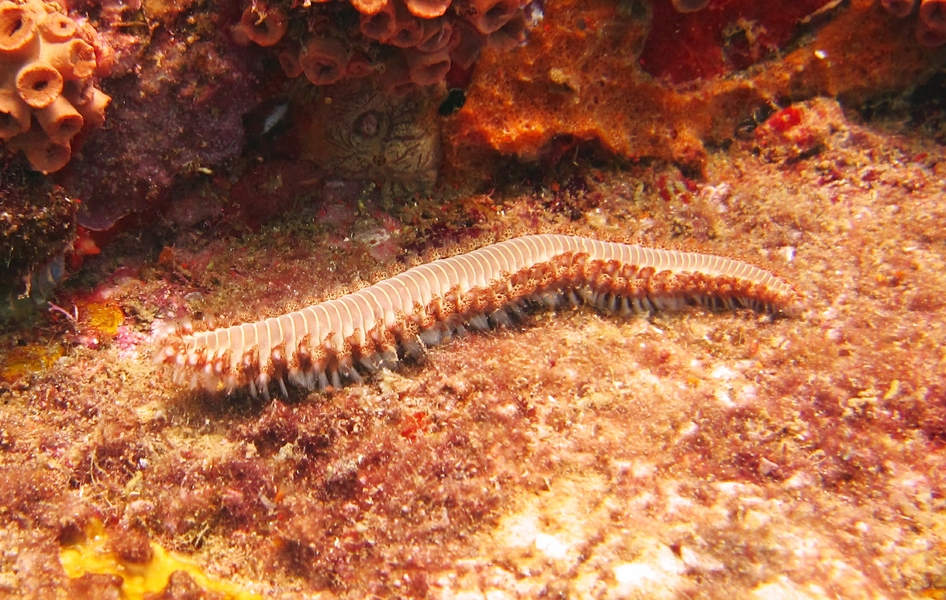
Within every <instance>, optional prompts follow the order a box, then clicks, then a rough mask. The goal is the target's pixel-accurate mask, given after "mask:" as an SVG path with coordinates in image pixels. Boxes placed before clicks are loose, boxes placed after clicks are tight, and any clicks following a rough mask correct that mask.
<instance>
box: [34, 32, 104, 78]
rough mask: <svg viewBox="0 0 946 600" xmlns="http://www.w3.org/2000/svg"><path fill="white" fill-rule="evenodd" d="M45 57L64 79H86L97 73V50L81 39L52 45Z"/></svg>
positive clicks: (44, 49)
mask: <svg viewBox="0 0 946 600" xmlns="http://www.w3.org/2000/svg"><path fill="white" fill-rule="evenodd" d="M47 48H48V50H47ZM43 56H44V57H45V58H46V60H47V61H49V64H50V65H51V66H52V67H53V68H54V69H56V70H57V71H59V73H60V74H62V76H63V78H64V79H85V78H86V77H91V76H92V73H94V72H95V65H96V61H95V48H93V47H92V46H91V45H89V44H88V43H86V42H84V41H82V40H80V39H71V40H69V41H67V42H64V43H61V44H50V45H49V46H47V47H45V48H43Z"/></svg>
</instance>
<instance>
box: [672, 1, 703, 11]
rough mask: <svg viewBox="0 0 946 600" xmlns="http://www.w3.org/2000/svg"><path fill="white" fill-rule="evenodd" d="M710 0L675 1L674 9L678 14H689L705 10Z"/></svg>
mask: <svg viewBox="0 0 946 600" xmlns="http://www.w3.org/2000/svg"><path fill="white" fill-rule="evenodd" d="M707 4H709V0H673V7H674V8H675V9H677V12H682V13H688V12H696V11H698V10H703V9H704V8H706V5H707Z"/></svg>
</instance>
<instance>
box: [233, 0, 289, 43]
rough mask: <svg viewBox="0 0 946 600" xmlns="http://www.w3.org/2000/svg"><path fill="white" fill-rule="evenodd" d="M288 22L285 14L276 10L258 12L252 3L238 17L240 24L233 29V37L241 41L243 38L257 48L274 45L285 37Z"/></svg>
mask: <svg viewBox="0 0 946 600" xmlns="http://www.w3.org/2000/svg"><path fill="white" fill-rule="evenodd" d="M288 25H289V21H288V19H286V15H285V13H284V12H283V11H282V10H280V9H278V8H270V9H265V10H263V11H260V9H259V8H258V7H257V5H256V3H255V2H254V3H253V4H251V5H250V6H247V7H246V10H244V11H243V14H242V15H241V16H240V23H239V24H238V25H236V26H235V27H234V28H233V29H234V37H235V38H236V40H237V41H242V39H243V36H245V37H246V39H247V40H249V41H251V42H255V43H256V44H257V45H259V46H263V47H269V46H274V45H276V44H277V43H278V42H279V40H281V39H282V37H283V36H284V35H286V27H288Z"/></svg>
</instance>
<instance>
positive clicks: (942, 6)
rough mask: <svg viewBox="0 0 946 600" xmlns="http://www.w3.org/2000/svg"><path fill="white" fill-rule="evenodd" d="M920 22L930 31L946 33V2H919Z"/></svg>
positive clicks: (925, 0) (924, 0) (934, 0)
mask: <svg viewBox="0 0 946 600" xmlns="http://www.w3.org/2000/svg"><path fill="white" fill-rule="evenodd" d="M920 21H922V22H923V23H926V25H927V27H929V28H930V29H935V30H938V31H943V32H946V0H920Z"/></svg>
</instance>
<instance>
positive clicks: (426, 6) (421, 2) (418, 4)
mask: <svg viewBox="0 0 946 600" xmlns="http://www.w3.org/2000/svg"><path fill="white" fill-rule="evenodd" d="M404 2H405V4H407V10H409V11H410V12H411V14H412V15H414V16H415V17H420V18H421V19H433V18H435V17H440V16H443V13H445V12H447V9H448V8H450V5H451V4H452V3H453V0H404Z"/></svg>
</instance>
